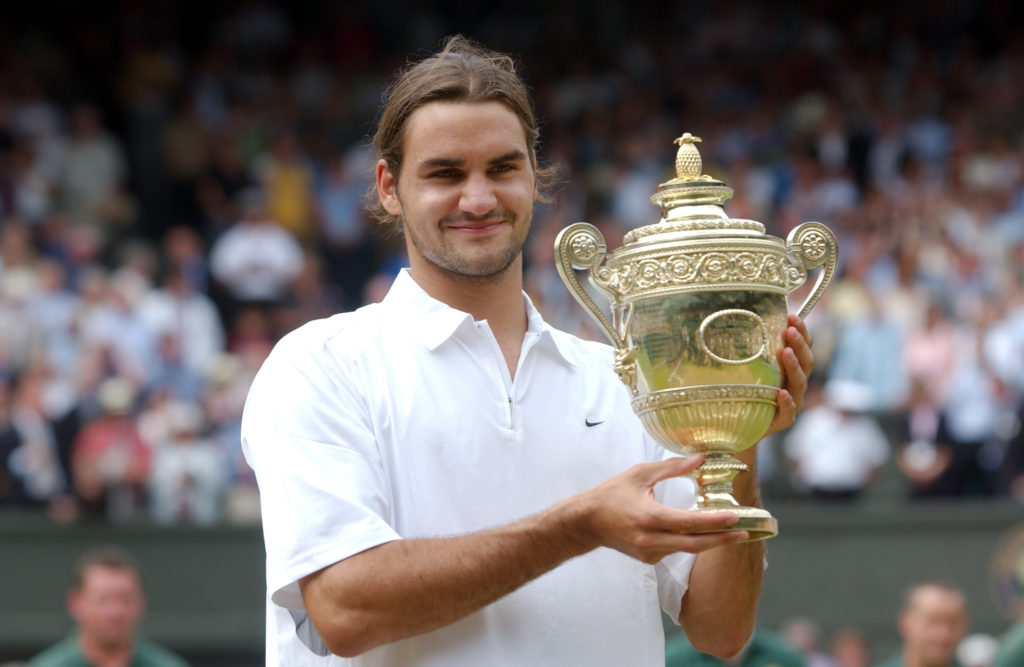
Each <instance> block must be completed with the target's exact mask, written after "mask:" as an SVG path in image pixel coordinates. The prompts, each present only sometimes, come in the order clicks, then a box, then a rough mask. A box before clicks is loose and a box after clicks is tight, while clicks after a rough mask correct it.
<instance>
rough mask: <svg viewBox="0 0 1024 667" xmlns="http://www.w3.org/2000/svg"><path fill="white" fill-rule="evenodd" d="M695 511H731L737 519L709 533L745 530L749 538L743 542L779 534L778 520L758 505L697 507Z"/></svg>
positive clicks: (764, 538) (755, 540)
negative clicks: (731, 523) (725, 526)
mask: <svg viewBox="0 0 1024 667" xmlns="http://www.w3.org/2000/svg"><path fill="white" fill-rule="evenodd" d="M694 511H695V512H733V513H735V514H737V515H739V520H738V521H736V523H734V524H733V525H731V526H729V527H728V528H723V529H722V530H709V531H706V532H709V533H724V532H727V531H730V530H745V531H747V532H748V533H749V534H750V538H749V539H747V540H744V542H757V541H759V540H766V539H768V538H770V537H775V536H776V535H778V534H779V520H778V519H776V518H775V517H773V516H772V515H771V514H769V513H768V511H767V510H763V509H761V508H759V507H740V506H735V507H698V508H697V509H695V510H694Z"/></svg>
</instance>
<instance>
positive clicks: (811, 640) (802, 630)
mask: <svg viewBox="0 0 1024 667" xmlns="http://www.w3.org/2000/svg"><path fill="white" fill-rule="evenodd" d="M779 634H780V635H782V637H783V638H784V639H785V640H786V641H787V642H789V644H790V646H792V647H793V648H795V649H797V650H798V651H800V652H801V653H803V655H804V659H805V660H806V661H807V667H838V665H837V664H836V661H835V660H834V659H833V658H832V657H831V656H829V655H827V654H825V653H824V652H822V651H821V649H820V648H819V646H818V639H819V632H818V624H817V623H815V622H814V621H813V620H811V619H810V618H793V619H790V620H789V621H787V622H786V623H785V624H784V625H783V626H782V628H781V629H780V630H779Z"/></svg>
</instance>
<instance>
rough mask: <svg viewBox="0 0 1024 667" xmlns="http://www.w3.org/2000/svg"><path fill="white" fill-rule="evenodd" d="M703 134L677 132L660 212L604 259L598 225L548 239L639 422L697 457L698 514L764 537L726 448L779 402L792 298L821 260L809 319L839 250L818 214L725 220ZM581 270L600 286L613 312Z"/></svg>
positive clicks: (741, 445)
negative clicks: (778, 228)
mask: <svg viewBox="0 0 1024 667" xmlns="http://www.w3.org/2000/svg"><path fill="white" fill-rule="evenodd" d="M699 141H700V139H699V138H697V137H693V136H691V135H690V134H689V133H686V134H684V135H683V136H681V137H679V138H678V139H676V143H677V144H679V151H678V153H677V156H676V177H675V178H673V179H672V180H670V181H668V182H667V183H663V184H661V185H660V186H659V188H658V192H657V193H656V194H655V195H653V196H652V197H651V201H652V203H654V204H655V205H657V206H659V207H660V209H661V213H662V217H661V220H660V221H658V222H657V223H656V224H652V225H648V226H645V227H640V228H637V229H634V230H632V231H631V232H629V233H628V234H626V236H625V238H624V240H623V245H622V247H621V248H619V249H618V250H616V251H615V252H614V253H612V254H611V255H608V256H606V253H607V246H606V244H605V240H604V237H603V235H602V234H601V232H600V231H599V230H598V229H597V228H596V227H594V226H593V225H591V224H589V223H586V222H578V223H575V224H573V225H570V226H568V227H566V228H565V229H563V230H562V231H561V232H560V233H559V235H558V237H557V238H556V239H555V259H556V265H557V268H558V272H559V275H560V276H561V277H562V281H563V282H564V283H565V285H566V287H567V288H568V289H569V291H570V292H571V293H572V295H573V296H574V297H575V298H576V300H577V301H578V302H579V303H580V304H581V305H583V306H584V308H586V309H587V310H588V311H589V313H590V315H591V316H592V317H593V318H594V320H595V322H597V324H598V326H599V327H600V328H601V330H602V331H603V332H604V334H605V335H606V336H607V337H608V339H609V340H610V341H611V342H612V344H613V345H614V347H615V370H616V372H617V373H618V375H619V377H620V378H621V379H622V381H623V382H624V383H625V384H626V385H627V386H629V388H630V389H631V390H632V393H633V403H632V405H633V411H634V412H635V413H636V414H637V416H638V417H639V418H640V421H641V423H642V424H643V425H644V428H645V429H646V430H647V432H648V433H649V434H650V435H651V437H653V438H654V439H655V440H657V441H658V442H659V443H660V444H661V445H662V446H663V447H665V448H666V449H668V450H670V451H672V452H675V453H678V454H691V453H701V454H704V457H705V458H704V462H703V463H702V464H701V465H700V466H699V467H698V468H697V469H696V470H695V471H694V472H693V473H692V476H693V478H694V481H695V482H696V485H697V508H696V509H697V511H720V510H728V511H731V512H735V513H736V514H737V515H738V517H739V520H738V522H737V523H736V524H735V525H734V526H733V527H732V528H730V530H746V531H749V533H750V539H752V540H756V539H764V538H767V537H772V536H774V535H776V534H777V533H778V522H777V521H776V519H775V518H774V517H773V516H772V515H771V514H770V513H769V512H768V511H766V510H764V509H762V508H760V507H746V506H743V505H740V504H739V503H738V502H737V501H736V499H735V498H734V497H733V495H732V480H733V478H734V477H735V476H736V475H737V474H740V473H742V472H744V471H746V470H747V465H746V464H744V463H743V462H742V461H740V460H739V459H737V458H736V457H735V456H733V455H734V454H735V453H737V452H741V451H743V450H745V449H747V448H749V447H752V446H753V445H755V444H756V443H757V442H758V441H759V440H760V439H761V438H762V437H763V436H764V434H765V432H766V431H767V430H768V427H769V425H770V424H771V422H772V419H773V418H774V415H775V411H776V409H777V407H778V405H777V400H776V395H777V390H778V388H779V387H781V386H782V384H783V380H784V377H783V370H782V368H781V366H780V365H779V360H778V353H779V351H780V350H781V349H782V348H783V345H784V343H783V332H784V331H785V329H786V326H787V324H786V320H787V316H788V313H789V304H788V295H789V294H790V293H791V292H793V291H794V290H796V289H797V288H798V287H800V286H801V285H803V284H804V283H805V282H806V280H807V277H808V273H809V271H810V270H811V269H815V268H818V267H821V270H820V271H819V273H818V277H817V282H816V284H815V286H814V289H813V290H812V291H811V293H810V295H809V296H808V297H807V299H806V301H805V302H804V303H803V305H802V306H801V307H800V309H799V310H798V314H799V316H800V317H805V316H806V315H807V313H808V312H810V310H811V308H813V307H814V304H815V303H817V302H818V300H819V299H820V298H821V295H822V294H823V293H824V291H825V288H826V287H827V286H828V284H829V283H830V282H831V280H832V277H833V275H834V274H835V268H836V262H837V259H838V246H837V244H836V239H835V236H834V235H833V234H832V232H831V231H830V230H829V229H828V228H827V227H825V226H824V225H822V224H820V223H817V222H805V223H803V224H802V225H799V226H798V227H796V228H795V229H794V230H793V231H792V232H791V233H790V234H789V236H788V237H787V239H786V241H785V242H783V240H782V239H780V238H777V237H773V236H769V235H767V234H765V227H764V225H762V224H761V223H759V222H756V221H753V220H738V219H732V218H729V217H728V216H727V215H726V213H725V210H724V208H723V206H722V204H723V202H725V201H726V200H728V199H729V197H731V196H732V189H731V188H729V187H727V186H726V185H725V184H723V183H721V182H720V181H716V180H714V179H712V178H711V177H709V176H704V175H701V173H700V171H701V159H700V154H699V152H698V151H697V148H696V146H695V145H694V144H695V143H696V142H699ZM577 270H587V271H588V272H589V278H590V281H591V283H592V284H593V285H594V286H595V287H597V288H598V289H600V290H601V291H602V292H604V293H605V294H607V295H608V297H609V300H610V313H611V318H609V317H608V316H606V315H605V314H604V311H603V310H602V309H601V308H599V307H598V306H597V304H596V303H595V302H594V300H593V299H592V298H591V297H590V295H589V294H588V293H587V292H586V290H584V289H583V286H582V285H581V284H580V282H579V280H578V279H577V277H576V273H575V272H576V271H577Z"/></svg>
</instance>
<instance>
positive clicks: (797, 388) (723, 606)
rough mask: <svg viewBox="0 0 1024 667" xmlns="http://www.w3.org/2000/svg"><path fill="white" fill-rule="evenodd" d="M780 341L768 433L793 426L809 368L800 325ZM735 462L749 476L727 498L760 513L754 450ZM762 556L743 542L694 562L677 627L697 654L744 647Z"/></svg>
mask: <svg viewBox="0 0 1024 667" xmlns="http://www.w3.org/2000/svg"><path fill="white" fill-rule="evenodd" d="M784 335H785V342H786V347H784V348H783V349H782V351H781V353H780V363H781V364H782V367H783V369H785V373H786V382H785V387H784V388H783V389H780V390H779V396H778V400H779V409H778V411H777V412H776V415H775V419H774V420H773V421H772V424H771V426H770V427H769V431H768V432H769V433H773V432H775V431H781V430H783V429H786V428H789V427H790V426H792V425H793V422H794V420H795V419H796V413H797V412H798V410H799V409H800V407H802V406H803V398H804V393H806V391H807V377H808V376H809V375H810V373H811V369H812V368H813V366H814V355H813V354H812V353H811V336H810V334H809V333H808V332H807V326H806V325H805V324H804V322H803V320H801V319H799V318H798V317H796V316H795V315H790V316H789V327H788V328H787V330H786V332H785V334H784ZM736 457H737V458H738V459H740V460H741V461H743V462H744V463H746V464H747V466H749V468H750V470H748V471H747V472H744V473H742V474H740V475H738V476H736V478H735V479H734V480H733V495H734V496H735V498H736V500H737V501H739V503H740V504H741V505H745V506H748V507H760V506H761V494H760V490H759V487H758V484H757V448H756V447H751V448H750V449H747V450H746V451H744V452H740V453H739V454H737V455H736ZM764 555H765V546H764V542H748V543H745V544H735V545H731V546H727V547H724V548H722V549H715V550H714V551H705V552H702V553H701V554H700V555H698V556H697V560H696V562H695V563H694V564H693V570H692V571H691V572H690V585H689V588H688V589H687V592H686V595H684V596H683V602H682V608H681V610H680V613H679V624H680V625H681V626H682V627H683V630H685V631H686V635H687V637H688V638H689V640H690V643H691V644H693V646H694V647H695V648H696V649H697V650H699V651H702V652H704V653H710V654H712V655H718V656H733V655H736V654H737V653H739V652H740V651H741V650H742V649H743V647H744V646H745V645H746V642H747V641H748V640H749V638H750V636H751V634H753V632H754V623H755V621H756V619H757V602H758V599H759V598H760V597H761V586H762V584H763V583H764Z"/></svg>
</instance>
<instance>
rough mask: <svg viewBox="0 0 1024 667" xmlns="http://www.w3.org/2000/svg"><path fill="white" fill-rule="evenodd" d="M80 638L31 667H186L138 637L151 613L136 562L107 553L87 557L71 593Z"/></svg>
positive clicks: (109, 550) (112, 550) (55, 647)
mask: <svg viewBox="0 0 1024 667" xmlns="http://www.w3.org/2000/svg"><path fill="white" fill-rule="evenodd" d="M67 605H68V612H69V613H70V614H71V618H72V619H73V620H74V622H75V632H74V633H72V634H71V635H70V636H69V637H67V638H66V639H64V640H62V641H60V642H58V643H57V644H54V645H53V646H51V647H50V648H48V649H46V650H45V651H43V652H42V653H40V654H39V655H37V656H36V657H34V658H32V659H31V660H30V661H29V662H28V665H27V667H185V666H186V665H187V663H186V662H185V661H184V660H182V659H181V658H179V657H178V656H176V655H174V654H173V653H171V652H170V651H168V650H167V649H165V648H162V647H160V646H157V645H156V644H154V643H153V642H150V641H147V640H145V639H143V638H141V637H139V636H138V626H139V621H140V620H141V619H142V614H143V611H144V608H145V600H144V597H143V593H142V581H141V579H140V577H139V568H138V566H137V565H136V564H135V561H134V559H132V557H131V556H130V555H128V554H127V553H125V552H124V551H122V550H121V549H117V548H113V547H105V548H99V549H95V550H93V551H89V552H87V553H86V554H84V555H83V556H82V557H81V558H80V559H79V560H78V563H77V564H76V565H75V574H74V580H73V581H72V584H71V590H70V591H69V592H68V599H67Z"/></svg>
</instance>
